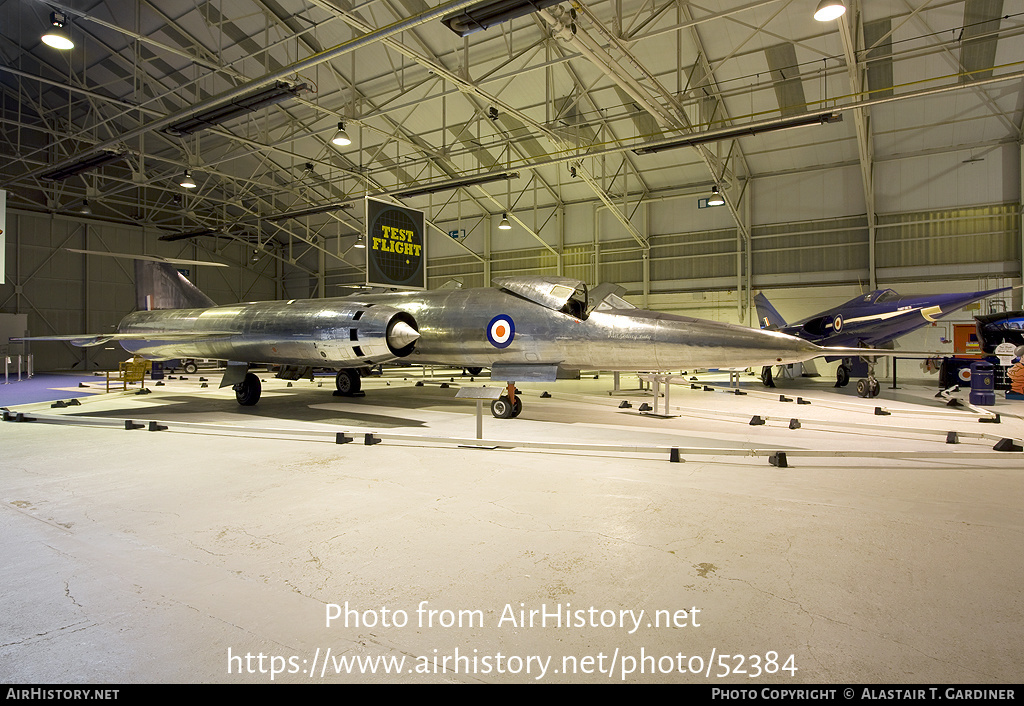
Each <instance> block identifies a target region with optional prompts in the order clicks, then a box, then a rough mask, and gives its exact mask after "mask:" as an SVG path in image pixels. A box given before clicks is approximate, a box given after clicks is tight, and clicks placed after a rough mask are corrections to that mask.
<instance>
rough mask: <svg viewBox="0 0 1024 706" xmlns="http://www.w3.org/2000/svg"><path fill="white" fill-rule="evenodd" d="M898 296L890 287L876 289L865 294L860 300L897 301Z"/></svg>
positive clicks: (880, 302) (865, 301)
mask: <svg viewBox="0 0 1024 706" xmlns="http://www.w3.org/2000/svg"><path fill="white" fill-rule="evenodd" d="M899 298H900V295H899V294H897V293H896V292H894V291H893V290H891V289H876V290H875V291H873V292H868V293H867V294H865V295H864V296H863V297H861V299H860V300H861V302H862V303H864V304H885V303H886V302H894V301H898V300H899Z"/></svg>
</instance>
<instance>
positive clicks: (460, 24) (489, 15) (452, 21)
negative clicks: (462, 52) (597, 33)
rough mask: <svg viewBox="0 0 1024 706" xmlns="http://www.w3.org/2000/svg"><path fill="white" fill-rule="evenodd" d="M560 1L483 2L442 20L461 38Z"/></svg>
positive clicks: (517, 0)
mask: <svg viewBox="0 0 1024 706" xmlns="http://www.w3.org/2000/svg"><path fill="white" fill-rule="evenodd" d="M558 2H559V0H483V2H478V3H476V4H474V5H470V6H469V7H466V8H463V9H462V10H457V11H455V12H453V13H451V14H450V15H445V16H444V17H442V18H441V23H442V24H444V25H445V26H446V27H448V29H450V30H451V31H453V32H455V34H457V35H459V36H460V37H465V36H466V35H467V34H472V33H473V32H479V31H480V30H482V29H487V28H488V27H493V26H494V25H497V24H501V23H502V22H508V21H509V20H514V19H515V18H517V17H522V16H523V15H528V14H530V13H531V12H537V11H538V10H543V9H544V8H546V7H551V6H552V5H557V4H558Z"/></svg>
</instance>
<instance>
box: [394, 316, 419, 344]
mask: <svg viewBox="0 0 1024 706" xmlns="http://www.w3.org/2000/svg"><path fill="white" fill-rule="evenodd" d="M419 337H420V333H419V331H417V330H416V329H414V328H413V327H412V326H410V325H409V324H407V323H405V322H404V321H397V322H395V325H394V326H392V327H391V330H390V331H388V345H389V346H391V348H393V349H395V350H399V349H402V348H405V347H406V346H408V345H409V344H410V343H412V342H413V341H415V340H416V339H417V338H419Z"/></svg>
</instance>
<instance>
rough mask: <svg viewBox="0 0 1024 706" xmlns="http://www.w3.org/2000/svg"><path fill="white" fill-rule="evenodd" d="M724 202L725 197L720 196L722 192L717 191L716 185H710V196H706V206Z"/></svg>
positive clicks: (719, 204) (718, 204)
mask: <svg viewBox="0 0 1024 706" xmlns="http://www.w3.org/2000/svg"><path fill="white" fill-rule="evenodd" d="M724 203H725V199H724V198H722V194H720V193H719V191H718V187H717V186H712V187H711V196H709V197H708V206H721V205H722V204H724Z"/></svg>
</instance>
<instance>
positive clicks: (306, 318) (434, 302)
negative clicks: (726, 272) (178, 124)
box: [27, 261, 856, 418]
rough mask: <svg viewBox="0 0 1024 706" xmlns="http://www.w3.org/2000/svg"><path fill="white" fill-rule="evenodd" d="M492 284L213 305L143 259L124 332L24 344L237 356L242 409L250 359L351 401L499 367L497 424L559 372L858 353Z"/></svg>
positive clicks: (253, 385) (622, 304)
mask: <svg viewBox="0 0 1024 706" xmlns="http://www.w3.org/2000/svg"><path fill="white" fill-rule="evenodd" d="M494 283H495V285H497V286H496V287H493V288H492V287H484V288H479V289H465V290H463V289H442V290H435V291H428V292H397V291H376V292H373V291H367V292H365V293H358V294H353V295H350V296H346V297H337V298H326V299H293V300H290V301H269V302H250V303H242V304H231V305H227V306H217V305H215V304H214V302H213V301H212V300H210V299H209V298H208V297H207V296H206V295H205V294H203V293H202V292H200V291H199V290H198V289H197V288H196V287H195V286H194V285H193V284H192V283H191V282H189V281H188V280H187V279H186V278H185V277H184V276H183V275H181V274H180V273H179V272H178V271H177V270H175V269H174V268H173V267H172V266H171V265H170V264H167V263H154V262H146V261H137V263H136V288H137V298H138V302H137V306H138V308H139V309H140V310H139V311H135V312H133V313H131V314H128V315H127V316H125V317H124V319H123V320H122V321H121V323H120V324H119V325H118V327H117V331H116V333H110V334H98V335H82V336H46V337H34V338H31V339H27V340H63V341H70V342H71V343H73V344H75V345H78V346H93V345H101V344H103V343H107V342H108V341H117V342H118V343H120V344H121V346H122V347H123V348H124V349H125V350H126V351H128V352H129V353H133V354H135V355H138V356H142V357H144V358H147V359H150V360H171V359H176V358H210V359H220V360H227V361H229V363H228V366H227V371H226V372H225V374H224V378H223V380H222V381H221V387H225V386H228V385H231V386H233V387H234V390H235V396H236V399H237V401H238V403H239V404H241V405H254V404H256V403H257V402H258V401H259V398H260V392H261V386H260V380H259V378H258V377H257V376H256V375H255V374H254V373H250V372H248V368H249V365H250V364H253V363H261V364H281V365H295V366H314V367H328V368H334V369H338V370H339V372H338V374H337V378H336V384H337V388H338V390H339V392H341V394H343V395H352V394H355V393H356V392H358V391H359V388H360V375H361V373H362V371H364V370H366V369H367V368H368V367H370V366H373V365H377V364H379V363H386V362H391V361H400V362H403V363H411V364H423V365H444V366H451V367H461V368H467V369H470V370H471V371H473V372H479V371H478V370H476V369H482V368H489V369H490V375H491V379H492V380H500V381H502V382H505V383H506V384H507V391H506V393H505V394H504V395H502V396H501V397H500V398H499V399H497V400H495V401H494V402H492V404H491V413H492V414H493V415H494V416H495V417H499V418H510V417H517V416H519V413H520V412H521V411H522V400H521V399H520V398H519V397H517V396H516V394H515V383H516V382H520V381H549V380H554V379H555V377H556V375H557V374H558V373H559V372H560V371H561V372H573V371H579V370H580V369H588V370H604V371H627V372H630V371H632V372H635V371H647V372H654V371H678V370H684V369H689V368H737V367H738V368H742V367H759V366H766V365H781V364H787V363H797V362H802V361H805V360H810V359H812V358H817V357H819V356H825V355H831V356H834V355H851V353H852V352H853V351H855V350H856V349H846V348H842V349H840V348H823V347H820V346H817V345H815V344H813V343H811V342H809V341H805V340H803V339H801V338H797V337H795V336H789V335H786V334H783V333H778V332H775V331H762V330H758V329H752V328H748V327H745V326H738V325H735V324H728V323H721V322H717V321H706V320H702V319H696V318H692V317H688V316H677V315H673V314H665V313H659V312H654V311H646V310H644V309H638V308H636V307H634V306H632V305H631V304H629V303H628V302H626V301H625V300H624V299H622V298H621V296H620V294H621V293H622V292H624V291H625V290H624V289H623V288H622V287H618V286H616V285H608V284H602V285H598V286H597V287H594V288H593V289H588V287H587V285H586V284H585V283H584V282H583V281H582V280H577V279H571V278H568V277H555V276H525V277H499V278H497V279H495V280H494Z"/></svg>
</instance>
